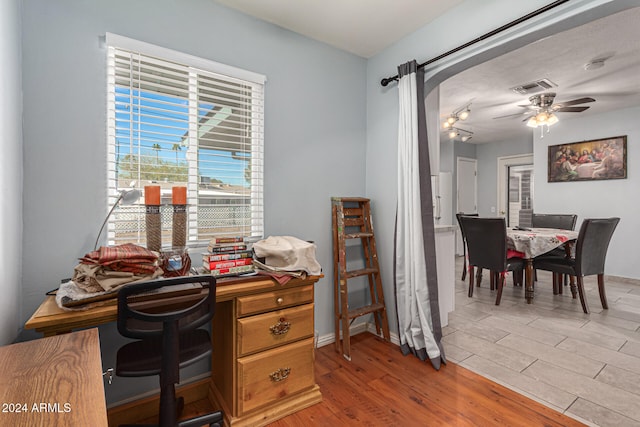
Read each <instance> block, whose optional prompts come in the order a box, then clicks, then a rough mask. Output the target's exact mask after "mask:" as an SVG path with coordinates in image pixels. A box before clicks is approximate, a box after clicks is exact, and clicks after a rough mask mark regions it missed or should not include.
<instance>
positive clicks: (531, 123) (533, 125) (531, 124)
mask: <svg viewBox="0 0 640 427" xmlns="http://www.w3.org/2000/svg"><path fill="white" fill-rule="evenodd" d="M527 126H529V127H530V128H536V127H538V121H537V120H536V118H535V117H531V118H530V119H529V121H527Z"/></svg>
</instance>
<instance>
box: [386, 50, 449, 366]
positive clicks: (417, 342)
mask: <svg viewBox="0 0 640 427" xmlns="http://www.w3.org/2000/svg"><path fill="white" fill-rule="evenodd" d="M398 76H399V81H398V91H399V100H400V108H399V120H398V204H397V211H396V231H395V242H394V243H395V248H394V261H395V262H394V278H395V281H394V286H395V293H396V313H397V315H398V329H399V334H398V335H399V337H400V348H401V350H402V352H403V354H405V355H406V354H409V353H413V354H414V355H416V356H417V357H419V358H420V359H421V360H426V359H429V360H430V361H431V363H432V364H433V367H434V368H436V369H440V364H441V363H446V359H445V356H444V351H443V349H442V344H441V342H440V341H441V339H442V326H441V323H440V309H439V305H438V276H437V273H436V250H435V235H434V226H433V205H432V191H431V167H430V164H429V144H428V141H427V124H426V114H425V96H424V71H422V69H419V68H418V65H417V63H416V61H415V60H414V61H411V62H408V63H406V64H402V65H400V66H399V67H398Z"/></svg>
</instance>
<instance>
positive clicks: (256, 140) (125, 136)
mask: <svg viewBox="0 0 640 427" xmlns="http://www.w3.org/2000/svg"><path fill="white" fill-rule="evenodd" d="M107 46H108V47H107V48H108V72H107V79H108V94H107V98H108V108H107V114H108V117H107V129H108V135H107V140H108V162H107V163H108V194H109V202H110V205H111V204H112V203H113V202H115V200H116V198H117V196H118V194H119V192H120V191H121V190H122V189H126V188H129V186H130V185H131V182H135V184H134V185H135V186H136V187H137V188H140V189H141V190H144V187H145V186H148V185H159V186H160V187H161V204H162V207H161V214H162V243H163V246H171V219H172V215H171V213H172V209H171V194H172V187H173V186H186V187H187V212H188V222H187V223H188V231H187V232H188V243H189V244H191V245H194V244H200V243H205V242H207V241H208V240H209V239H210V238H211V237H213V236H245V237H248V236H255V237H260V236H262V234H263V139H264V134H263V128H264V118H263V116H264V110H263V107H264V77H263V76H260V75H257V74H254V73H251V72H248V71H244V70H239V69H236V68H233V67H229V66H225V65H223V64H217V63H214V62H212V61H208V60H204V59H202V58H197V57H193V56H189V55H186V54H182V53H180V52H175V51H171V50H168V49H164V48H160V47H157V46H153V45H149V44H146V43H142V42H137V41H135V40H131V39H127V38H124V37H120V36H116V35H113V34H108V35H107ZM144 212H145V209H144V195H143V197H142V198H141V200H140V201H138V202H137V203H136V204H133V205H131V206H124V205H120V206H118V207H117V208H116V210H115V211H114V215H113V216H112V217H111V219H110V221H109V226H108V243H109V244H121V243H126V242H133V243H140V244H143V245H144V244H145V242H146V236H145V214H144Z"/></svg>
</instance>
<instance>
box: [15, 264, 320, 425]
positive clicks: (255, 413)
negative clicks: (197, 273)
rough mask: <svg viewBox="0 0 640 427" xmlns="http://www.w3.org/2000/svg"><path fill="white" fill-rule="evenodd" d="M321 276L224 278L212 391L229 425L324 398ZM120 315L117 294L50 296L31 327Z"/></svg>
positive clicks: (270, 417)
mask: <svg viewBox="0 0 640 427" xmlns="http://www.w3.org/2000/svg"><path fill="white" fill-rule="evenodd" d="M321 277H322V276H311V277H308V278H306V279H293V280H291V281H289V282H288V283H287V284H285V285H280V284H279V283H278V282H276V281H275V280H273V279H271V278H268V277H265V276H253V277H250V278H242V279H237V278H236V279H222V280H220V281H219V282H218V284H217V286H216V313H215V315H214V318H213V324H212V341H213V349H214V350H213V355H212V361H211V379H210V380H209V381H208V382H209V384H208V387H207V389H208V393H207V396H206V397H207V398H208V399H209V401H210V403H211V405H212V408H222V409H223V411H224V415H225V424H226V425H227V426H231V425H233V426H262V425H266V424H269V423H271V422H273V421H275V420H277V419H279V418H282V417H284V416H286V415H289V414H292V413H294V412H296V411H298V410H300V409H303V408H306V407H308V406H311V405H313V404H315V403H318V402H320V401H321V400H322V394H321V393H320V388H319V387H318V385H317V384H316V382H315V376H314V370H313V364H314V357H315V356H314V342H313V341H314V340H313V336H314V321H313V308H314V303H313V301H314V292H313V286H314V284H315V283H316V282H317V281H318V280H319V279H320V278H321ZM190 297H193V296H188V295H187V296H185V297H184V298H190ZM116 318H117V306H116V301H115V300H113V301H109V302H106V303H104V305H101V306H99V307H95V308H92V309H90V310H87V311H75V312H68V311H63V310H61V309H60V308H59V307H58V306H57V305H56V303H55V300H54V298H53V297H47V298H46V299H45V301H44V302H43V303H42V304H41V305H40V307H39V308H38V309H37V310H36V312H35V313H34V314H33V316H31V318H30V319H29V320H28V321H27V323H26V324H25V328H27V329H35V330H36V331H39V332H42V333H43V334H44V335H45V336H51V335H56V334H61V333H65V332H69V331H71V330H72V329H77V328H86V327H91V326H96V325H99V324H103V323H107V322H113V321H115V320H116ZM287 323H289V326H287V327H286V329H287V331H286V332H284V333H282V328H283V325H286V324H287ZM272 327H273V328H275V329H272ZM274 330H275V331H277V332H280V333H277V332H274ZM154 405H155V403H154ZM149 406H150V407H153V405H149ZM155 408H156V410H157V406H155ZM132 412H135V411H132ZM137 412H138V413H140V414H142V413H143V411H139V410H138V411H137ZM109 413H110V420H111V409H110V411H109ZM127 422H134V421H132V420H127Z"/></svg>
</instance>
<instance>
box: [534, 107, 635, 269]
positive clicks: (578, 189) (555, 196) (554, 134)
mask: <svg viewBox="0 0 640 427" xmlns="http://www.w3.org/2000/svg"><path fill="white" fill-rule="evenodd" d="M596 107H597V101H596ZM638 117H640V107H636V108H629V109H625V110H618V111H615V112H610V113H604V114H600V115H592V116H589V117H584V118H581V117H580V116H578V117H576V118H572V119H568V118H566V116H562V118H561V121H560V122H558V123H557V124H556V125H554V126H553V127H552V128H551V132H550V133H548V134H545V137H544V139H539V138H535V139H534V144H533V149H534V150H533V153H534V173H535V177H534V183H535V206H536V208H535V210H536V211H538V212H549V213H562V212H566V213H575V214H577V215H578V222H577V223H576V229H579V228H580V224H581V223H582V220H583V219H585V218H608V217H620V223H619V224H618V228H617V229H616V231H615V233H614V235H613V238H612V240H611V244H610V246H609V252H608V253H607V264H606V270H605V273H606V274H610V275H614V276H622V277H631V278H635V279H638V278H640V272H639V271H638V268H637V264H636V262H637V259H638V255H637V247H636V239H637V238H638V236H640V199H639V198H638V194H640V193H639V191H638V188H640V173H638V171H639V169H640V150H638V143H639V141H640V122H639V121H638ZM621 135H627V171H628V174H627V179H616V180H602V181H580V182H547V153H548V146H549V145H558V144H566V143H571V142H579V141H585V140H591V139H601V138H607V137H613V136H621Z"/></svg>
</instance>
